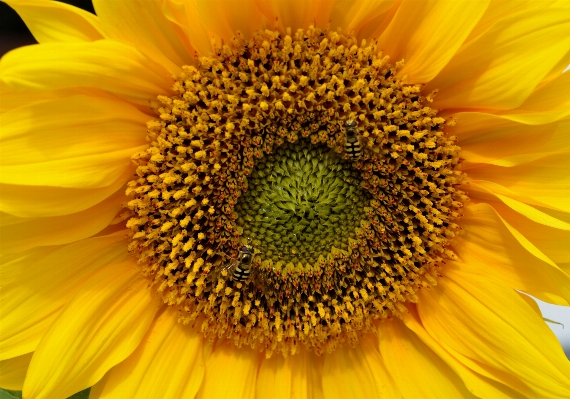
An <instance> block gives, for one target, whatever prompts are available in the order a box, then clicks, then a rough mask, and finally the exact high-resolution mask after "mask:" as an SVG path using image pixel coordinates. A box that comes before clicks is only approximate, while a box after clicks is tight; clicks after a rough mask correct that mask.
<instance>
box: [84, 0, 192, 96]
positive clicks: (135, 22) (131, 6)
mask: <svg viewBox="0 0 570 399" xmlns="http://www.w3.org/2000/svg"><path fill="white" fill-rule="evenodd" d="M93 7H94V8H95V12H96V13H97V15H98V16H99V19H100V20H101V24H102V25H103V26H104V28H105V31H106V32H107V34H108V35H109V37H110V38H111V39H113V40H117V41H122V42H126V43H131V44H132V45H133V46H134V47H136V48H137V49H139V50H141V51H142V52H143V53H145V54H146V55H148V56H149V58H151V59H152V60H154V61H155V62H160V63H162V64H163V65H167V66H168V68H169V69H172V68H173V66H174V65H177V66H179V67H181V66H182V65H190V64H192V63H193V62H194V60H193V58H192V57H193V55H194V48H193V47H192V46H191V45H190V43H189V41H188V39H187V38H186V35H185V34H184V33H183V31H182V30H181V29H180V28H179V27H178V26H176V25H175V24H173V23H172V22H170V21H169V20H168V19H167V18H166V16H165V15H164V12H163V11H162V2H161V1H156V0H132V1H101V0H94V1H93ZM156 94H160V93H156Z"/></svg>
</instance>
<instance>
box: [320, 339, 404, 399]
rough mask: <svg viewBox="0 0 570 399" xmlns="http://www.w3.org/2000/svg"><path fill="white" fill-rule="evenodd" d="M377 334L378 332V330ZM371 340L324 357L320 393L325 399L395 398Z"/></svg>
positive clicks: (384, 367) (390, 383) (385, 370)
mask: <svg viewBox="0 0 570 399" xmlns="http://www.w3.org/2000/svg"><path fill="white" fill-rule="evenodd" d="M379 333H381V328H380V329H379ZM377 347H378V344H377V341H376V340H375V339H373V338H372V337H363V338H361V343H360V344H359V345H357V346H355V347H354V348H351V347H347V346H344V347H341V348H338V349H337V350H335V351H334V352H333V353H330V354H327V355H325V363H324V367H323V392H324V394H325V397H326V398H327V399H329V398H330V399H345V398H355V399H360V398H382V399H391V398H399V397H400V396H401V393H400V392H399V391H398V389H397V388H396V386H395V384H394V382H393V381H392V379H391V377H390V374H389V372H388V370H387V367H386V365H385V362H384V361H383V360H382V357H381V356H380V353H379V352H378V349H377Z"/></svg>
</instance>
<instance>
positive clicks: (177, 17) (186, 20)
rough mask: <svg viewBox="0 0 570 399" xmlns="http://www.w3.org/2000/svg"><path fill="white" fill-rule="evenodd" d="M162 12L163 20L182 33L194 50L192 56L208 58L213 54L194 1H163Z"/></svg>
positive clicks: (209, 39) (208, 37) (209, 38)
mask: <svg viewBox="0 0 570 399" xmlns="http://www.w3.org/2000/svg"><path fill="white" fill-rule="evenodd" d="M162 11H163V12H164V16H165V18H167V19H168V20H169V21H170V22H171V23H172V24H174V25H176V26H177V27H178V28H179V29H181V30H182V32H184V34H185V35H186V37H187V38H188V40H189V41H190V45H191V46H192V48H194V50H195V53H196V54H192V55H193V56H209V55H212V54H213V53H214V49H213V47H212V40H211V36H210V34H209V33H208V31H207V29H206V27H205V26H204V25H203V24H202V20H201V18H200V13H199V11H198V4H197V2H196V1H187V0H165V1H164V2H163V4H162ZM193 62H195V61H193Z"/></svg>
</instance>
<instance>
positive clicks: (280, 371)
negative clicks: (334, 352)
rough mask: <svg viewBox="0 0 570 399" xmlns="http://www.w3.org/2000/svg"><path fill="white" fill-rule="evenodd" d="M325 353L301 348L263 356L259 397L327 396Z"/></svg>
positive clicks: (308, 398) (304, 398) (306, 398)
mask: <svg viewBox="0 0 570 399" xmlns="http://www.w3.org/2000/svg"><path fill="white" fill-rule="evenodd" d="M322 371H323V356H317V355H315V354H314V353H313V352H311V351H307V350H301V351H300V353H296V354H294V355H292V356H287V357H283V356H282V355H281V354H274V355H273V356H272V357H270V358H269V359H263V360H262V362H261V366H260V368H259V373H258V375H257V388H256V395H255V397H256V398H258V399H289V398H296V399H316V398H323V375H322Z"/></svg>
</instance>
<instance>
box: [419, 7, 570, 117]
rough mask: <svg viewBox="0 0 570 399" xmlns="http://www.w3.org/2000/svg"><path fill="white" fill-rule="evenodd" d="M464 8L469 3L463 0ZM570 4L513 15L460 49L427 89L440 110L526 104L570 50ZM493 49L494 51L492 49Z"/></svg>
mask: <svg viewBox="0 0 570 399" xmlns="http://www.w3.org/2000/svg"><path fill="white" fill-rule="evenodd" d="M460 4H464V3H463V2H461V3H460ZM569 15H570V4H568V3H563V4H560V6H559V7H558V8H557V7H549V8H544V9H539V10H530V11H521V12H516V13H513V14H511V15H510V16H509V17H507V18H504V19H502V20H500V21H499V22H497V23H496V24H495V25H493V26H492V27H491V28H490V29H489V30H488V31H486V32H485V33H483V34H482V35H481V36H479V37H478V38H477V39H475V40H473V41H472V42H469V43H467V44H466V45H465V46H463V47H462V48H460V49H459V51H458V52H457V53H456V54H455V56H454V57H453V58H452V59H451V61H450V62H449V63H448V64H447V65H446V66H445V68H443V69H442V70H441V72H440V73H439V75H438V76H437V77H435V79H433V80H432V81H431V82H429V83H428V84H427V85H426V86H425V87H424V92H426V93H429V92H431V91H432V90H435V89H439V94H438V95H437V97H436V98H435V101H434V103H433V105H432V106H433V107H434V108H438V109H442V108H487V109H489V108H491V109H511V108H515V107H518V106H519V105H521V104H522V103H523V102H524V101H525V100H526V99H527V98H528V97H529V96H530V94H531V93H532V91H533V90H534V88H535V87H536V86H537V85H538V84H539V83H540V82H541V81H542V79H543V78H544V77H545V76H546V75H547V74H548V73H549V72H550V70H551V69H552V67H553V66H554V65H556V64H557V63H558V61H560V60H561V59H562V58H563V57H564V56H565V55H566V52H567V51H568V48H569V47H570V18H569V17H568V16H569ZM490 49H492V51H490Z"/></svg>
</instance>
